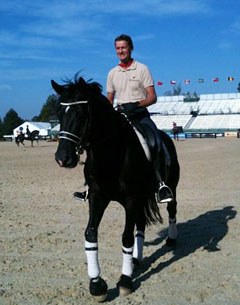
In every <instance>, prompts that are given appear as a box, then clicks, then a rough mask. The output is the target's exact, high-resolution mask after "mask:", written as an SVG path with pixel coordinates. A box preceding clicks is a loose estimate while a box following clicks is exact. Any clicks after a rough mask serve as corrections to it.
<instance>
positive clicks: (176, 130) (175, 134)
mask: <svg viewBox="0 0 240 305" xmlns="http://www.w3.org/2000/svg"><path fill="white" fill-rule="evenodd" d="M172 133H173V138H174V140H177V141H178V140H179V136H178V135H179V133H183V128H182V126H174V127H173V129H172Z"/></svg>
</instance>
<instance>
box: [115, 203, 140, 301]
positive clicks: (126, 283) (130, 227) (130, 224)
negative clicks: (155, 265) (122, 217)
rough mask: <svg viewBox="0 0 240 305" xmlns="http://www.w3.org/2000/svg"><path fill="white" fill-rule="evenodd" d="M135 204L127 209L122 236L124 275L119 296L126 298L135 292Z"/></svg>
mask: <svg viewBox="0 0 240 305" xmlns="http://www.w3.org/2000/svg"><path fill="white" fill-rule="evenodd" d="M133 206H134V205H133V204H130V207H128V206H127V207H125V213H126V221H125V228H124V232H123V235H122V258H123V262H122V274H121V277H120V280H119V282H118V283H117V286H118V288H119V294H120V295H122V296H126V295H128V294H130V293H132V291H133V284H132V273H133V246H134V226H135V219H136V217H135V213H136V211H134V209H133Z"/></svg>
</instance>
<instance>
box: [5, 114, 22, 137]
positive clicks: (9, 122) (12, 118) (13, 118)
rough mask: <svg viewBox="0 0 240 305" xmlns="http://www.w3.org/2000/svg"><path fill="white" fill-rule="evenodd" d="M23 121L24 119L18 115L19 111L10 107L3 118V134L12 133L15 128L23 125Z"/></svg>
mask: <svg viewBox="0 0 240 305" xmlns="http://www.w3.org/2000/svg"><path fill="white" fill-rule="evenodd" d="M23 122H24V120H23V119H22V118H20V117H19V116H18V114H17V112H16V111H15V110H13V109H10V110H9V111H8V112H7V113H6V115H5V117H4V118H3V134H5V135H9V134H12V133H13V129H14V128H16V127H17V126H19V125H21V124H22V123H23Z"/></svg>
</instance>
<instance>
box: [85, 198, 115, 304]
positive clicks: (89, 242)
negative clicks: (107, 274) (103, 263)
mask: <svg viewBox="0 0 240 305" xmlns="http://www.w3.org/2000/svg"><path fill="white" fill-rule="evenodd" d="M108 203H109V201H106V200H103V199H99V198H98V199H97V198H93V197H92V196H91V194H90V196H89V221H88V225H87V228H86V231H85V253H86V256H87V266H88V276H89V278H90V285H89V290H90V293H91V295H92V296H93V297H94V298H95V299H96V300H97V301H99V302H103V301H104V300H105V299H106V298H107V290H108V286H107V284H106V282H105V281H104V280H103V279H102V278H101V276H100V275H101V269H100V265H99V260H98V227H99V224H100V221H101V219H102V216H103V213H104V211H105V209H106V207H107V205H108Z"/></svg>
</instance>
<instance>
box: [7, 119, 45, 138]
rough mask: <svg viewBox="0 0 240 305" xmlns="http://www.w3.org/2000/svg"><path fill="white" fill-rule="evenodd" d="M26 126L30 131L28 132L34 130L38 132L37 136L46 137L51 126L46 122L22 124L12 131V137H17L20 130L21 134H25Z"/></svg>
mask: <svg viewBox="0 0 240 305" xmlns="http://www.w3.org/2000/svg"><path fill="white" fill-rule="evenodd" d="M27 126H28V128H29V130H30V132H32V131H34V130H38V131H39V136H43V137H46V136H48V134H49V131H50V130H51V124H50V123H46V122H28V121H27V122H24V123H23V124H21V125H19V126H18V127H16V128H15V129H13V135H14V137H16V136H17V132H18V131H19V130H20V129H22V132H23V133H26V129H27Z"/></svg>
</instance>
